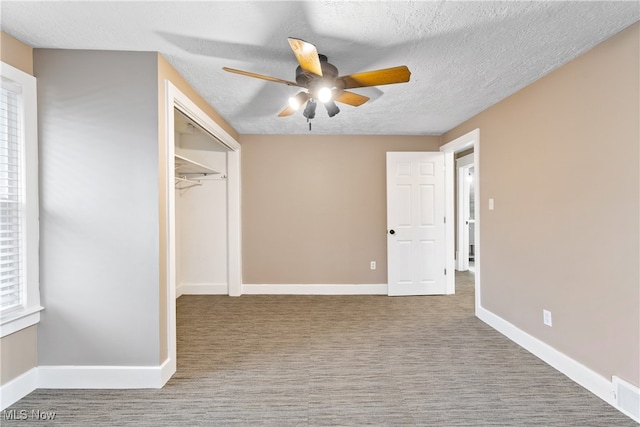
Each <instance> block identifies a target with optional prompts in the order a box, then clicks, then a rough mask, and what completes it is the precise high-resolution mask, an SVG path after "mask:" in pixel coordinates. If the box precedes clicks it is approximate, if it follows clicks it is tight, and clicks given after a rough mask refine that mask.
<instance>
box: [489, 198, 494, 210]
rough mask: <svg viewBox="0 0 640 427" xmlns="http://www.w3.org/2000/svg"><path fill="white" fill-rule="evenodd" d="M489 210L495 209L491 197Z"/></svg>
mask: <svg viewBox="0 0 640 427" xmlns="http://www.w3.org/2000/svg"><path fill="white" fill-rule="evenodd" d="M489 210H490V211H492V210H493V199H489Z"/></svg>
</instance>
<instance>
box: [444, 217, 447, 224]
mask: <svg viewBox="0 0 640 427" xmlns="http://www.w3.org/2000/svg"><path fill="white" fill-rule="evenodd" d="M444 223H445V224H446V223H447V217H446V216H445V217H444Z"/></svg>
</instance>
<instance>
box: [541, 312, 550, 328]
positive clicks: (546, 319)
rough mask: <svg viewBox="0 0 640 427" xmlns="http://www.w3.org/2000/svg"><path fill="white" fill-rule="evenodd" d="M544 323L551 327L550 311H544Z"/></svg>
mask: <svg viewBox="0 0 640 427" xmlns="http://www.w3.org/2000/svg"><path fill="white" fill-rule="evenodd" d="M542 321H543V322H544V324H545V325H547V326H551V324H552V321H551V312H550V311H549V310H542Z"/></svg>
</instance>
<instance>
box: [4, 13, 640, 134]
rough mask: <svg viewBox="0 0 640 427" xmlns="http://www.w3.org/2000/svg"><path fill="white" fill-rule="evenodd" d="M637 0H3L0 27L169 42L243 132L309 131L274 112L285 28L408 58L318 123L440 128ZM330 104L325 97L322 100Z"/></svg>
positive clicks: (31, 35) (71, 43) (591, 37)
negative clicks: (403, 69) (391, 81)
mask: <svg viewBox="0 0 640 427" xmlns="http://www.w3.org/2000/svg"><path fill="white" fill-rule="evenodd" d="M639 9H640V8H638V3H637V2H633V1H629V2H622V1H620V2H611V1H604V2H570V1H551V2H542V1H533V2H502V1H501V2H489V1H487V2H485V1H483V2H435V1H387V2H380V1H378V2H362V1H348V2H340V1H332V2H319V1H318V2H315V1H305V2H272V1H271V2H270V1H242V2H240V1H234V2H219V1H213V2H188V3H185V2H179V1H163V2H4V3H3V5H2V16H1V18H0V19H1V22H0V24H1V25H2V28H3V29H4V30H5V31H7V32H9V33H10V34H12V35H13V36H14V37H17V38H19V39H20V40H22V41H24V42H26V43H28V44H29V45H31V46H33V47H41V48H52V47H55V48H66V49H101V50H102V49H109V50H134V51H153V52H159V53H161V54H162V55H163V56H164V57H165V58H166V59H167V60H168V61H169V63H171V65H172V66H173V67H174V68H175V69H176V70H177V71H178V72H179V73H180V74H182V75H183V76H184V77H185V79H186V81H188V82H189V84H190V85H191V86H193V88H194V89H195V90H196V91H197V92H198V93H200V94H201V95H202V96H203V97H204V99H205V100H206V101H207V102H208V103H209V104H210V105H211V106H213V107H214V108H215V109H216V110H217V111H218V112H219V113H220V115H221V116H222V117H224V118H225V119H226V120H227V121H228V122H229V123H230V124H231V126H232V127H233V128H235V129H236V130H237V131H238V133H240V134H305V133H307V127H306V123H305V119H304V117H302V114H300V113H297V114H295V115H293V116H290V117H287V118H278V117H277V114H278V113H279V112H280V111H282V109H283V108H284V107H286V106H287V99H288V98H289V97H291V96H293V95H294V94H295V93H297V92H298V90H299V88H296V87H289V86H286V85H283V84H277V83H273V82H268V81H265V80H259V79H255V78H249V77H246V76H240V75H235V74H230V73H226V72H224V71H223V70H222V67H224V66H226V67H231V68H238V69H242V70H247V71H250V72H254V73H259V74H262V75H268V76H273V77H276V78H279V79H285V80H294V79H295V69H296V66H297V65H298V64H297V62H296V59H295V56H294V55H293V53H292V51H291V48H290V46H289V44H288V42H287V37H297V38H301V39H304V40H306V41H308V42H310V43H313V44H315V45H316V47H317V49H318V51H319V53H321V54H325V55H327V56H328V58H329V61H330V63H332V64H334V65H335V66H336V67H337V68H338V70H339V74H340V75H348V74H352V73H359V72H363V71H370V70H377V69H383V68H389V67H394V66H398V65H407V66H408V67H409V69H410V70H411V72H412V75H411V81H410V82H409V83H406V84H395V85H385V86H377V87H371V88H359V89H354V90H353V91H354V92H357V93H359V94H361V95H365V96H367V97H370V98H371V101H369V102H367V103H366V104H364V105H362V106H360V107H357V108H354V107H351V106H348V105H342V106H341V108H342V111H341V112H340V113H339V114H338V115H337V116H335V117H332V118H329V117H328V116H327V114H326V113H325V112H324V108H322V107H320V108H318V110H319V111H318V114H317V115H316V118H315V119H314V123H315V129H314V133H315V134H334V135H345V134H349V135H373V134H377V135H402V134H405V135H440V134H442V133H443V132H446V131H448V130H449V129H451V128H453V127H454V126H456V125H458V124H460V123H461V122H463V121H464V120H466V119H468V118H470V117H472V116H473V115H475V114H478V113H479V112H481V111H482V110H484V109H486V108H487V107H489V106H491V105H493V104H494V103H496V102H497V101H500V100H501V99H504V98H505V97H506V96H508V95H511V94H513V93H514V92H516V91H517V90H519V89H521V88H523V87H524V86H526V85H527V84H529V83H531V82H533V81H535V80H536V79H538V78H540V77H541V76H543V75H545V74H547V73H548V72H550V71H551V70H554V69H556V68H557V67H559V66H560V65H562V64H564V63H566V62H568V61H569V60H571V59H572V58H575V57H576V56H577V55H579V54H581V53H583V52H585V51H586V50H588V49H589V48H591V47H593V46H594V45H596V44H597V43H599V42H601V41H602V40H605V39H606V38H607V37H610V36H612V35H613V34H615V33H617V32H619V31H621V30H622V29H623V28H625V27H627V26H628V25H631V24H632V23H633V22H635V21H637V20H638V19H639V17H640V10H639ZM321 110H322V111H321Z"/></svg>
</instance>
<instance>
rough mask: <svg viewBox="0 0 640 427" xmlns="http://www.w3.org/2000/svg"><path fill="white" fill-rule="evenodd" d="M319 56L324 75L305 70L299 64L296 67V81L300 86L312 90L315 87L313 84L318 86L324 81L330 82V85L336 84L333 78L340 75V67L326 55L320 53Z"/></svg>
mask: <svg viewBox="0 0 640 427" xmlns="http://www.w3.org/2000/svg"><path fill="white" fill-rule="evenodd" d="M318 57H319V58H320V68H321V69H322V76H318V75H316V74H313V73H311V72H309V71H305V70H303V69H302V67H301V66H299V65H298V67H297V68H296V83H298V84H299V85H300V86H303V87H306V88H307V89H311V90H312V91H313V89H315V88H314V87H313V86H316V85H318V84H319V83H321V82H323V81H324V82H327V83H329V86H330V87H332V86H333V85H334V82H333V80H334V79H335V78H336V77H338V69H337V68H336V67H335V65H333V64H330V63H329V60H328V59H327V57H326V56H325V55H322V54H318Z"/></svg>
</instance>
